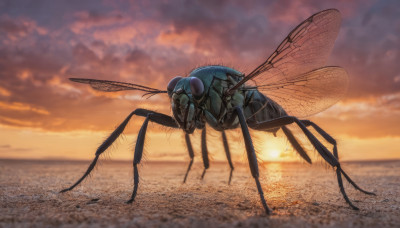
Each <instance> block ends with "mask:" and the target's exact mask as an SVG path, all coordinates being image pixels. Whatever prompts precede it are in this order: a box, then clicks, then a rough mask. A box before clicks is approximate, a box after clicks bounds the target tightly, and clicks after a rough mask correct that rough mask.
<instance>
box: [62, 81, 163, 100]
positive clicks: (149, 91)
mask: <svg viewBox="0 0 400 228" xmlns="http://www.w3.org/2000/svg"><path fill="white" fill-rule="evenodd" d="M69 80H71V81H73V82H79V83H84V84H89V85H90V86H91V87H92V88H93V89H95V90H99V91H105V92H115V91H121V90H138V91H143V92H145V94H143V96H146V95H149V96H153V95H155V94H158V93H167V91H166V90H165V91H164V90H158V89H154V88H150V87H147V86H142V85H137V84H132V83H126V82H116V81H108V80H97V79H87V78H70V79H69Z"/></svg>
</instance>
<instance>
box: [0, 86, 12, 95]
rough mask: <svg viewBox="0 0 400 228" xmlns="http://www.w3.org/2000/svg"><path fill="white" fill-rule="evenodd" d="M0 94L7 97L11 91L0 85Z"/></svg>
mask: <svg viewBox="0 0 400 228" xmlns="http://www.w3.org/2000/svg"><path fill="white" fill-rule="evenodd" d="M0 95H1V96H4V97H9V96H10V95H11V92H10V91H8V90H6V89H5V88H3V87H1V86H0Z"/></svg>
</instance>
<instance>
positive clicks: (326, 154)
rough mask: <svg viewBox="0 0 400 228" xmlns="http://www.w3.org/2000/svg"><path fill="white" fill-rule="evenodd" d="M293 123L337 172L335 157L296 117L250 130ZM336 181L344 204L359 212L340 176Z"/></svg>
mask: <svg viewBox="0 0 400 228" xmlns="http://www.w3.org/2000/svg"><path fill="white" fill-rule="evenodd" d="M293 122H294V123H296V124H297V125H298V126H299V127H300V128H301V130H302V131H303V133H304V134H305V135H306V136H307V138H308V140H309V141H310V142H311V144H312V145H313V146H314V148H315V149H316V150H317V152H318V153H319V154H320V155H321V156H322V158H323V159H324V160H325V161H326V162H328V163H329V164H330V165H331V166H332V167H336V169H337V170H340V169H341V168H340V163H339V161H338V160H337V159H336V157H335V156H334V155H333V154H332V153H331V152H330V151H329V150H328V149H327V148H326V147H325V146H324V145H323V144H322V143H321V142H320V141H319V140H318V139H317V138H316V137H315V136H314V135H313V134H312V133H311V132H310V131H309V130H308V129H307V127H306V126H305V125H304V124H303V122H302V121H300V120H299V119H297V118H296V117H293V116H284V117H280V118H277V119H273V120H269V121H265V122H261V123H257V124H253V125H252V128H254V129H269V128H276V127H281V126H283V125H287V124H290V123H293ZM279 124H281V126H279ZM337 179H338V182H339V188H340V191H341V193H342V195H343V198H344V199H345V200H346V202H347V203H348V204H349V205H350V207H351V208H353V209H354V210H359V209H358V207H356V206H354V205H353V203H352V202H351V201H350V199H349V198H348V197H347V194H346V192H345V190H344V187H343V181H342V176H341V175H338V176H337Z"/></svg>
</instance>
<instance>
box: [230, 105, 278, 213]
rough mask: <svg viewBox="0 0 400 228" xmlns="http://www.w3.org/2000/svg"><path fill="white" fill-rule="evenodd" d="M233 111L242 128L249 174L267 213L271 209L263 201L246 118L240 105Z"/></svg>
mask: <svg viewBox="0 0 400 228" xmlns="http://www.w3.org/2000/svg"><path fill="white" fill-rule="evenodd" d="M235 111H236V113H237V115H238V117H239V122H240V126H241V128H242V133H243V138H244V142H245V145H246V152H247V159H248V160H249V166H250V171H251V175H252V176H253V177H254V180H255V181H256V185H257V190H258V193H259V195H260V199H261V203H262V205H263V207H264V209H265V212H266V213H267V214H270V212H271V209H269V207H268V205H267V202H266V201H265V198H264V192H263V190H262V187H261V184H260V180H259V179H258V178H259V172H258V163H257V155H256V152H255V151H254V146H253V142H252V140H251V137H250V132H249V128H248V127H247V123H246V119H245V117H244V114H243V110H242V109H241V108H240V107H235Z"/></svg>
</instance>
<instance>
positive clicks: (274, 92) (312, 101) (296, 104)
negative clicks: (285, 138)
mask: <svg viewBox="0 0 400 228" xmlns="http://www.w3.org/2000/svg"><path fill="white" fill-rule="evenodd" d="M348 84H349V79H348V76H347V73H346V71H345V70H344V69H343V68H341V67H323V68H319V69H316V70H313V71H310V72H307V73H305V74H301V75H298V76H297V77H292V78H291V79H289V80H286V81H285V82H278V83H275V84H269V85H263V86H258V87H257V89H258V90H259V91H261V92H262V93H264V94H265V95H267V96H268V97H269V98H271V99H272V100H274V101H276V102H277V103H278V104H280V105H281V106H282V107H283V108H284V109H285V111H286V112H287V113H288V114H289V115H294V116H298V117H305V116H310V115H313V114H316V113H318V112H321V111H323V110H325V109H327V108H329V107H330V106H332V105H333V104H335V103H336V102H338V101H339V100H340V99H341V98H342V97H343V96H344V94H345V93H346V91H347V88H348Z"/></svg>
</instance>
